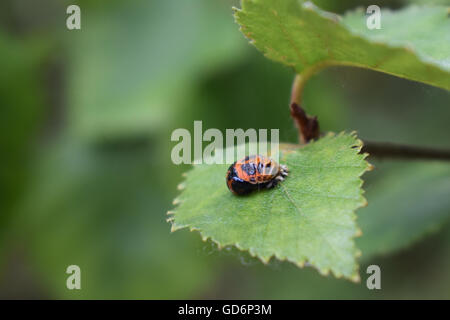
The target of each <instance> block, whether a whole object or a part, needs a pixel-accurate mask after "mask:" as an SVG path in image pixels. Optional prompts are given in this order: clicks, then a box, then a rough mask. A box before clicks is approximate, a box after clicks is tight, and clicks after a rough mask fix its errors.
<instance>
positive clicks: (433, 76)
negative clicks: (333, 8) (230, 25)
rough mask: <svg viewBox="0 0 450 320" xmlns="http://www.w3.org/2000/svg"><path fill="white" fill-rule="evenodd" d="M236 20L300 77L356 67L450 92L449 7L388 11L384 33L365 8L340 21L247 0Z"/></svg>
mask: <svg viewBox="0 0 450 320" xmlns="http://www.w3.org/2000/svg"><path fill="white" fill-rule="evenodd" d="M235 16H236V20H237V22H238V23H239V24H240V25H241V29H242V32H243V33H244V34H245V36H246V37H248V38H249V39H251V42H252V43H253V44H254V45H255V46H256V47H257V48H258V49H259V50H261V51H262V52H264V53H265V55H266V56H267V57H269V58H270V59H273V60H275V61H278V62H282V63H284V64H286V65H288V66H292V67H293V68H294V69H295V71H296V72H297V73H299V74H305V75H308V74H311V73H314V72H316V71H317V70H318V69H321V68H323V67H327V66H333V65H343V66H355V67H362V68H368V69H372V70H376V71H380V72H385V73H388V74H392V75H395V76H398V77H402V78H407V79H410V80H415V81H420V82H424V83H427V84H430V85H434V86H437V87H441V88H445V89H450V76H449V75H450V60H449V57H450V33H449V32H448V30H449V29H450V20H449V19H448V12H447V8H446V7H416V6H413V7H409V8H406V9H403V10H401V11H396V12H391V11H386V10H384V11H382V29H380V30H376V29H375V30H369V29H368V28H367V27H366V17H365V13H364V11H362V10H357V11H355V12H353V13H350V14H348V15H346V16H345V17H344V19H341V18H340V17H339V16H337V15H334V14H331V13H329V12H325V11H322V10H320V9H319V8H317V7H315V6H314V5H313V4H312V3H310V2H305V1H302V0H278V1H273V0H243V1H242V9H241V10H237V12H236V14H235ZM400 25H401V26H402V27H401V28H399V26H400Z"/></svg>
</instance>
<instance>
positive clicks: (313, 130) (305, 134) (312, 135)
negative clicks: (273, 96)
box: [290, 75, 320, 144]
mask: <svg viewBox="0 0 450 320" xmlns="http://www.w3.org/2000/svg"><path fill="white" fill-rule="evenodd" d="M304 85H305V78H303V77H302V76H300V75H297V76H296V77H295V79H294V83H293V85H292V93H291V104H290V108H291V116H292V118H293V119H294V122H295V125H296V126H297V128H298V132H299V141H300V143H302V144H305V143H308V142H309V141H311V140H313V139H317V138H318V137H319V134H320V130H319V122H318V121H317V117H311V116H308V115H307V114H306V112H305V110H304V109H303V108H302V107H301V98H302V93H303V88H304Z"/></svg>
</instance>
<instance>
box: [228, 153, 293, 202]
mask: <svg viewBox="0 0 450 320" xmlns="http://www.w3.org/2000/svg"><path fill="white" fill-rule="evenodd" d="M287 175H288V168H287V167H286V166H285V165H280V164H278V163H277V162H276V161H274V160H272V159H270V158H269V157H265V156H261V155H254V156H249V157H245V158H244V159H242V160H239V161H236V162H235V163H233V164H232V165H231V166H230V168H229V169H228V172H227V186H228V189H230V191H231V192H233V193H234V194H236V195H245V194H248V193H250V192H252V191H254V190H260V189H270V188H273V187H275V186H276V185H277V184H278V182H280V181H283V180H284V177H286V176H287Z"/></svg>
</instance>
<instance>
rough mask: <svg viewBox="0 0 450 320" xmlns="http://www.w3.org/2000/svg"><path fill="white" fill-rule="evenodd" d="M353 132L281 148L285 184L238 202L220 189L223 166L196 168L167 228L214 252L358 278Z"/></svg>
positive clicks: (358, 160)
mask: <svg viewBox="0 0 450 320" xmlns="http://www.w3.org/2000/svg"><path fill="white" fill-rule="evenodd" d="M360 148H361V141H360V140H358V139H357V138H356V137H355V136H354V135H349V134H343V133H341V134H339V135H334V134H328V135H327V136H326V137H323V138H321V139H319V140H318V141H316V142H313V143H310V144H308V145H307V146H305V147H303V148H296V149H292V147H291V149H289V148H287V147H286V146H284V147H282V148H281V147H280V149H281V152H280V162H281V163H282V164H286V165H287V166H288V167H289V170H290V173H289V176H288V177H287V179H286V180H285V181H284V182H282V183H281V184H279V185H278V186H277V187H276V188H274V189H271V190H263V191H259V192H255V193H253V194H251V195H250V196H245V197H238V196H235V195H233V194H232V193H231V192H230V191H229V190H228V188H227V186H226V182H225V175H226V172H227V169H228V166H229V165H226V164H224V165H217V164H216V165H206V164H202V165H196V166H195V167H194V168H193V169H192V170H191V171H189V172H188V173H187V174H186V181H185V182H184V183H183V184H181V188H182V189H183V191H182V193H181V195H180V196H179V197H178V198H177V199H175V201H174V203H176V204H178V205H177V207H176V208H175V212H169V214H174V216H172V217H170V218H169V221H171V222H172V230H173V231H174V230H178V229H181V228H185V227H189V228H190V229H191V230H199V231H200V233H201V235H202V237H203V239H204V240H206V239H207V238H211V239H212V240H213V241H215V242H216V243H217V244H218V245H219V247H222V246H228V245H234V246H236V247H238V248H239V249H241V250H248V251H249V252H250V254H251V255H252V256H256V257H258V258H259V259H261V260H262V261H263V262H268V261H269V260H270V259H271V257H272V256H275V257H276V258H277V259H280V260H288V261H291V262H293V263H295V264H296V265H298V266H303V265H304V264H305V263H306V262H307V263H308V264H311V265H313V266H315V267H316V268H317V269H318V270H319V271H320V273H322V274H328V273H329V272H330V271H331V272H333V274H334V275H335V276H337V277H341V276H344V277H346V278H350V279H352V280H355V281H357V280H358V279H359V276H358V272H357V270H358V267H357V264H356V256H357V255H358V254H359V251H358V250H357V248H356V247H355V244H354V240H353V237H355V236H356V235H357V234H358V233H359V229H358V227H357V225H356V223H355V218H356V215H355V213H354V211H355V210H356V209H357V208H359V207H361V206H363V205H364V204H365V203H366V201H365V199H364V197H363V196H362V193H363V191H362V189H361V184H362V180H361V179H360V176H361V175H362V174H363V173H364V172H365V171H366V170H368V169H369V167H370V165H369V164H368V163H367V162H366V161H365V160H364V158H365V155H363V154H359V153H358V152H359V150H360Z"/></svg>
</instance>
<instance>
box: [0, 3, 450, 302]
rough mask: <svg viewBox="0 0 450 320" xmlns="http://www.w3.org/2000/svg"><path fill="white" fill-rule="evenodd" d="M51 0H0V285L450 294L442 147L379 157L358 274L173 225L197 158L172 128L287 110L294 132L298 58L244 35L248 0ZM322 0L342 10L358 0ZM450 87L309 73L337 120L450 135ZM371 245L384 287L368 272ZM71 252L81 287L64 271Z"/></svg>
mask: <svg viewBox="0 0 450 320" xmlns="http://www.w3.org/2000/svg"><path fill="white" fill-rule="evenodd" d="M39 2H40V4H39V5H37V3H36V2H35V1H31V0H11V1H2V3H1V4H0V17H1V20H0V64H1V71H2V72H0V106H1V117H0V122H1V128H2V137H1V139H0V150H1V155H2V167H1V181H0V186H1V199H2V200H1V203H0V206H1V207H0V208H1V209H0V210H1V211H0V212H1V217H0V239H1V241H0V296H1V297H9V298H11V297H12V298H14V297H22V298H23V297H51V298H175V299H176V298H179V299H182V298H363V297H366V298H386V297H388V298H449V297H450V277H449V275H448V269H449V267H450V250H449V245H450V228H449V225H448V223H447V221H448V217H449V214H450V204H449V202H448V199H447V197H445V195H446V194H448V192H449V191H450V188H449V186H448V179H449V178H450V174H449V172H448V164H445V163H438V162H433V161H428V162H414V163H410V162H406V161H391V160H388V159H381V160H379V159H371V160H370V161H371V163H373V164H374V165H375V170H374V171H372V172H370V173H369V174H367V175H366V178H367V181H366V183H365V186H366V190H367V193H366V198H367V200H368V201H369V204H373V205H369V206H368V207H367V208H364V209H362V210H360V211H359V213H358V214H359V224H360V225H361V228H362V232H363V236H362V237H361V238H360V239H358V245H359V246H361V248H362V251H363V253H362V257H361V260H362V262H363V265H362V268H361V278H362V282H361V284H352V283H347V282H346V281H343V280H336V279H332V278H330V277H322V276H320V275H318V274H317V273H316V272H315V271H314V270H311V269H309V268H305V269H301V270H300V269H297V268H296V267H294V266H291V265H290V264H288V263H281V262H272V263H271V264H270V265H269V266H263V265H262V264H261V263H260V262H259V261H257V260H255V259H253V258H251V257H250V256H248V254H246V253H241V252H238V251H236V250H234V249H231V248H225V249H223V250H220V251H219V250H217V248H216V247H215V245H213V244H211V243H210V242H206V243H205V242H202V241H201V240H200V239H198V238H199V237H196V236H194V235H192V234H190V233H189V232H188V231H180V232H177V233H173V234H171V233H170V225H169V224H167V223H166V222H165V219H166V216H165V212H166V211H167V210H168V209H170V208H171V200H172V199H173V198H174V197H175V196H176V194H177V193H178V191H177V190H176V186H177V184H178V183H179V182H180V181H181V173H182V172H184V171H186V170H187V169H188V168H189V167H188V166H181V167H177V166H174V165H172V163H171V161H170V149H171V147H172V146H173V144H172V143H171V142H170V133H171V132H172V130H173V129H175V128H188V129H191V128H192V124H193V121H194V120H203V125H204V128H211V127H215V128H219V129H225V128H244V129H246V128H257V129H258V128H280V139H281V140H283V141H286V142H296V136H297V135H296V130H295V128H294V126H293V125H292V121H291V119H290V117H289V112H288V108H287V103H288V100H289V91H290V84H291V81H292V78H293V76H294V73H293V71H292V70H290V69H287V68H285V67H283V66H281V65H278V64H275V63H273V62H271V61H268V60H267V59H265V58H264V57H263V56H262V55H261V54H260V53H259V52H257V51H256V50H255V49H254V48H253V47H252V46H250V45H248V44H247V42H246V40H245V39H244V38H243V37H242V36H241V34H240V33H239V31H238V26H237V25H236V24H235V23H234V21H233V17H232V11H231V6H232V5H237V3H236V1H211V0H193V1H190V2H189V5H186V4H181V2H180V1H177V0H165V1H143V0H140V1H134V2H129V3H128V2H127V3H125V2H122V1H96V2H91V1H78V3H79V4H80V6H81V8H82V30H80V31H68V30H66V28H65V18H66V15H65V8H66V5H68V4H69V2H68V1H65V2H64V1H62V2H60V1H51V0H41V1H39ZM361 3H364V4H365V2H359V4H361ZM404 3H405V1H386V2H383V5H386V6H391V7H393V8H398V7H400V6H402V5H404ZM317 5H319V6H321V7H323V8H324V9H328V10H333V11H335V12H340V13H342V12H345V11H346V10H347V9H350V8H354V7H355V6H357V5H358V1H342V2H341V1H340V2H337V1H325V0H323V1H322V0H321V1H317ZM327 6H328V7H327ZM449 98H450V96H449V93H448V92H446V91H444V90H442V89H437V88H433V87H429V86H427V85H423V84H419V83H413V82H409V81H407V80H402V79H398V78H394V77H391V76H388V75H384V74H379V73H376V72H372V71H366V70H358V69H352V68H340V67H339V68H332V69H329V70H325V71H323V72H322V73H320V74H319V75H317V76H314V77H313V78H312V79H311V80H310V81H309V82H308V84H307V86H306V89H305V101H304V103H305V107H306V109H307V111H308V112H309V113H311V114H316V115H318V117H319V120H320V123H321V127H322V129H323V130H325V131H342V130H349V129H350V130H357V131H358V134H359V136H360V137H362V138H363V139H368V140H380V141H392V142H399V143H410V144H422V145H429V146H437V147H447V148H448V147H450V145H449V141H448V136H449V134H450V128H449V126H448V120H447V119H449V117H450V110H449V108H448V102H449ZM431 106H432V108H431ZM388 188H389V190H390V192H389V193H386V192H382V191H385V190H387V189H388ZM390 217H392V219H390ZM417 226H420V227H421V228H422V229H421V230H419V231H420V232H419V233H418V234H419V235H420V237H413V238H409V237H408V234H407V233H408V232H409V230H411V228H414V227H417ZM405 233H406V235H405ZM402 235H405V236H402ZM386 248H388V249H386ZM365 252H366V253H365ZM372 263H374V264H378V265H380V266H381V268H382V272H383V278H382V290H381V291H378V292H373V291H368V290H367V289H366V288H365V285H364V284H365V278H366V275H365V272H364V271H365V267H366V266H367V265H368V264H372ZM70 264H79V265H80V267H81V269H82V290H81V291H79V292H73V291H68V290H67V289H66V287H65V279H66V276H67V275H66V274H65V268H66V267H67V266H68V265H70Z"/></svg>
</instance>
